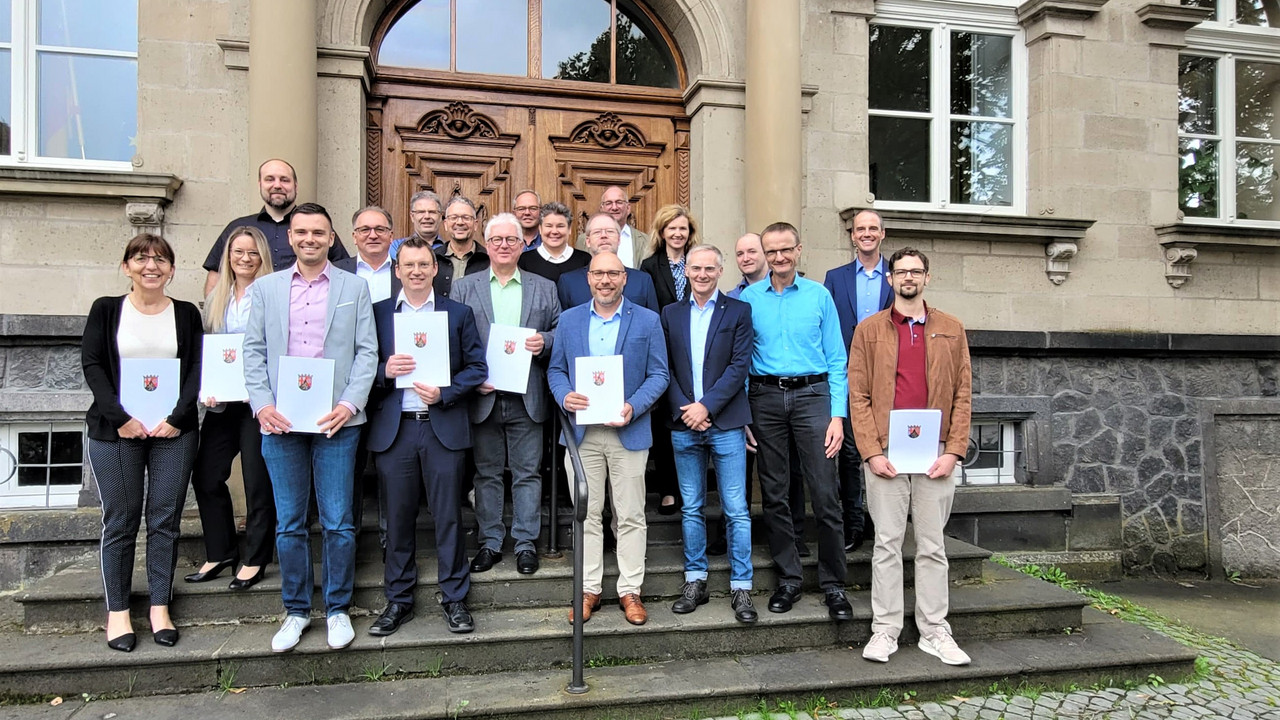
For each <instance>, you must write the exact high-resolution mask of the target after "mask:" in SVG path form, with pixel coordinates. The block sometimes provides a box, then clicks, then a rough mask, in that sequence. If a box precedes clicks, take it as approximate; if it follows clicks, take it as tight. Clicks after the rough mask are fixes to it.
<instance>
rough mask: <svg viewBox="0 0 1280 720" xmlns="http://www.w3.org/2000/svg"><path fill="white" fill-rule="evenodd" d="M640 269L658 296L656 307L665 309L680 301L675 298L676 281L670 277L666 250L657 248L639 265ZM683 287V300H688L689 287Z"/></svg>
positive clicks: (669, 262)
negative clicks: (651, 279)
mask: <svg viewBox="0 0 1280 720" xmlns="http://www.w3.org/2000/svg"><path fill="white" fill-rule="evenodd" d="M640 269H641V270H643V271H645V272H647V273H649V277H651V278H653V291H654V293H655V294H656V295H657V296H658V307H666V306H668V305H670V304H671V303H674V302H679V301H680V300H681V298H679V297H676V281H675V278H673V277H671V261H670V260H669V259H668V258H667V251H666V250H663V249H662V248H658V251H657V252H655V253H654V254H652V255H650V256H649V257H647V258H645V259H644V261H643V262H641V263H640ZM684 287H685V290H684V298H683V299H684V300H688V299H689V285H688V284H686V285H685V286H684Z"/></svg>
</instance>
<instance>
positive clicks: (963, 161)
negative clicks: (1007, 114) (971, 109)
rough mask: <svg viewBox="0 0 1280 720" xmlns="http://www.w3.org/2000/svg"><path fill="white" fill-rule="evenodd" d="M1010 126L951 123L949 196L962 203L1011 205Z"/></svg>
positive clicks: (1011, 161)
mask: <svg viewBox="0 0 1280 720" xmlns="http://www.w3.org/2000/svg"><path fill="white" fill-rule="evenodd" d="M1012 182H1013V126H1012V125H1007V124H1004V123H993V122H953V123H951V200H952V202H958V203H963V204H965V205H1004V206H1008V205H1012V204H1013V195H1012V193H1011V192H1010V186H1011V184H1012Z"/></svg>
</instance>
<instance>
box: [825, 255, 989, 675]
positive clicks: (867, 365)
mask: <svg viewBox="0 0 1280 720" xmlns="http://www.w3.org/2000/svg"><path fill="white" fill-rule="evenodd" d="M889 277H890V282H891V283H892V285H893V292H894V299H893V306H892V307H891V308H889V309H888V310H882V311H880V312H878V313H876V314H875V315H872V316H871V317H869V318H867V319H866V320H864V321H863V322H862V323H859V325H858V329H857V330H855V331H854V333H853V344H852V345H851V346H850V350H849V352H850V356H849V370H848V373H849V414H850V417H851V418H852V425H853V434H854V438H855V439H856V440H857V443H858V452H860V453H861V454H862V457H863V458H864V459H865V460H864V463H863V467H862V474H863V477H864V478H866V481H867V507H868V508H870V510H871V519H872V520H873V521H875V538H876V546H875V550H874V552H873V553H872V559H871V613H872V620H871V633H872V634H871V639H870V640H868V641H867V645H866V647H865V648H863V650H862V657H864V658H866V659H867V660H872V661H874V662H889V656H890V655H892V654H893V653H894V652H896V651H897V649H898V634H899V633H901V632H902V622H903V598H902V539H903V536H904V535H905V534H906V529H907V513H908V511H910V513H911V525H912V527H913V528H914V529H915V541H916V557H915V592H916V602H915V619H916V628H917V629H919V631H920V649H921V650H923V651H925V652H926V653H928V654H930V655H933V656H934V657H936V658H938V659H940V660H942V662H944V663H946V664H948V665H968V664H969V656H968V655H966V654H965V652H964V651H963V650H961V649H960V648H959V647H958V646H957V645H956V641H955V640H953V639H952V637H951V625H949V624H948V623H947V610H948V586H947V553H946V549H945V548H944V547H943V542H944V539H945V538H944V535H943V529H944V528H945V527H946V524H947V519H948V518H949V517H950V516H951V502H952V499H953V498H954V496H955V490H956V475H957V472H956V470H957V468H958V467H959V464H960V461H961V460H963V459H964V456H965V453H966V452H968V448H969V420H970V410H971V408H972V405H973V399H972V394H971V393H972V382H973V377H972V368H971V366H970V362H969V342H968V339H967V338H966V336H965V330H964V325H963V324H962V323H961V322H960V320H958V319H957V318H955V317H953V316H951V315H948V314H947V313H944V312H942V311H941V310H936V309H934V308H931V307H929V306H928V305H927V304H925V301H924V290H925V287H927V286H928V285H929V258H927V257H926V256H925V254H924V253H922V252H920V251H919V250H916V249H914V248H902V249H901V250H899V251H898V252H896V253H894V254H893V256H892V257H890V258H889ZM924 408H934V409H937V410H941V411H942V425H941V428H940V430H939V443H938V445H939V448H938V452H939V455H938V459H937V460H935V461H934V463H933V465H932V467H930V468H929V471H928V472H927V473H923V474H914V473H912V474H899V473H898V471H897V469H896V468H894V467H893V465H892V464H891V463H890V462H889V458H888V452H889V413H890V411H891V410H917V409H924Z"/></svg>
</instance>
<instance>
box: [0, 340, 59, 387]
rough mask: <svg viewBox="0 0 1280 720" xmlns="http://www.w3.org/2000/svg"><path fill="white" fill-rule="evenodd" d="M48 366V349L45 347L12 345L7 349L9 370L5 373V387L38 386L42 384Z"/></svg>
mask: <svg viewBox="0 0 1280 720" xmlns="http://www.w3.org/2000/svg"><path fill="white" fill-rule="evenodd" d="M48 366H49V349H48V348H45V347H14V348H10V349H9V371H8V372H7V373H6V374H5V387H10V388H38V387H41V386H43V385H44V378H45V374H46V372H47V370H48Z"/></svg>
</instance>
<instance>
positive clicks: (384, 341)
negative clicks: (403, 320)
mask: <svg viewBox="0 0 1280 720" xmlns="http://www.w3.org/2000/svg"><path fill="white" fill-rule="evenodd" d="M438 259H439V257H438V256H437V255H436V254H435V253H433V252H432V250H431V246H430V245H429V244H428V243H427V242H426V241H425V240H422V239H421V238H418V237H416V236H415V237H411V238H409V239H408V240H406V241H405V242H404V243H403V244H401V245H400V251H399V252H398V253H396V273H397V275H398V276H399V277H400V282H401V283H402V284H403V286H404V289H403V290H401V291H400V295H399V296H398V297H395V298H390V299H388V300H384V301H382V302H380V303H378V304H377V305H375V306H374V308H373V317H374V321H375V323H376V324H377V328H378V366H377V382H376V385H377V387H376V392H377V395H376V396H375V397H376V401H375V403H374V408H373V410H372V411H371V412H370V419H369V422H370V428H369V449H370V450H372V451H373V453H374V458H375V459H376V462H375V463H374V464H375V466H376V467H377V470H378V479H379V481H380V483H381V486H382V491H383V493H384V495H385V496H386V499H387V501H386V508H387V555H386V563H385V565H384V571H383V572H384V581H385V592H386V596H387V607H386V608H385V609H384V610H383V611H382V615H381V616H379V617H378V619H377V620H376V621H375V622H374V623H373V626H372V627H370V628H369V634H370V635H378V636H381V635H390V634H392V633H394V632H395V631H396V630H398V629H400V626H401V625H402V624H404V623H406V622H408V621H409V620H411V619H413V589H414V586H415V585H416V584H417V581H418V566H417V563H416V561H415V555H416V553H417V542H416V525H417V520H418V505H419V504H420V503H421V501H422V497H423V495H424V494H425V495H426V498H427V506H428V507H429V508H430V509H431V515H432V517H433V518H434V519H435V528H436V552H437V555H438V567H437V577H438V579H439V583H440V593H441V595H442V596H443V597H442V598H441V605H442V606H443V607H444V617H445V621H446V623H447V625H448V628H449V632H454V633H469V632H471V631H472V630H474V629H475V623H474V622H473V620H472V618H471V613H470V612H469V611H468V610H467V603H466V598H467V591H468V590H469V589H470V588H471V574H470V569H469V568H468V567H467V558H466V554H465V548H464V541H463V529H462V503H461V497H460V496H461V492H462V490H461V488H462V471H463V458H464V454H465V452H466V449H467V448H469V447H471V418H470V416H469V406H470V402H471V397H472V394H473V392H474V391H475V389H476V388H477V387H479V386H480V383H482V382H484V381H485V379H486V378H487V377H488V375H489V371H488V368H487V367H486V365H485V361H484V347H483V346H482V345H481V344H480V333H479V332H478V331H477V330H476V320H475V315H474V313H472V312H471V308H469V307H467V306H466V305H463V304H461V303H457V302H453V301H451V300H449V299H448V298H444V297H441V296H439V295H437V294H436V293H435V291H434V290H433V289H432V282H433V281H434V280H435V275H436V266H437V262H438ZM418 312H443V313H448V316H449V374H450V382H449V385H448V386H446V387H437V386H435V385H427V384H425V383H421V382H415V383H414V384H413V387H412V389H410V388H404V389H401V388H397V387H396V378H398V377H400V376H401V375H407V374H409V373H410V372H412V371H413V369H414V367H415V365H414V360H413V357H412V356H410V355H407V354H396V348H395V345H396V343H395V315H396V313H418Z"/></svg>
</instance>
